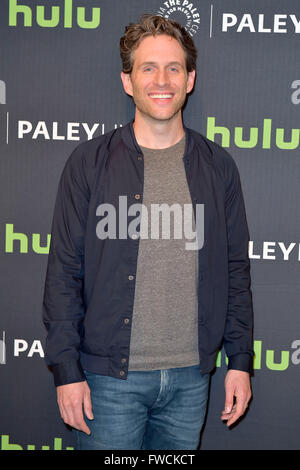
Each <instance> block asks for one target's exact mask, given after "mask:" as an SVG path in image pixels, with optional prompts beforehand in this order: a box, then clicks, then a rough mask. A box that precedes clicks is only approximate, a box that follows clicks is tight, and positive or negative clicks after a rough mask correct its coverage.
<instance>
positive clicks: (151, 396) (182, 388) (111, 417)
mask: <svg viewBox="0 0 300 470" xmlns="http://www.w3.org/2000/svg"><path fill="white" fill-rule="evenodd" d="M85 374H86V378H87V382H88V385H89V387H90V390H91V397H92V406H93V413H94V420H91V421H89V420H88V419H86V421H87V424H88V426H89V428H90V430H91V435H90V436H88V435H87V434H85V433H83V432H82V431H77V430H75V429H74V432H75V435H76V449H77V450H98V449H125V450H128V449H138V450H139V449H145V450H150V449H151V450H152V449H158V450H161V449H168V450H173V449H197V447H198V444H199V438H200V431H201V428H202V425H203V421H204V418H205V414H206V405H207V397H208V388H209V379H210V374H204V375H201V374H200V369H199V365H197V366H191V367H182V368H176V369H164V370H151V371H129V373H128V377H127V379H126V380H120V379H116V378H114V377H108V376H104V375H98V374H94V373H90V372H88V371H85Z"/></svg>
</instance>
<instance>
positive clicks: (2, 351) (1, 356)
mask: <svg viewBox="0 0 300 470" xmlns="http://www.w3.org/2000/svg"><path fill="white" fill-rule="evenodd" d="M0 364H6V348H5V331H3V338H2V340H0Z"/></svg>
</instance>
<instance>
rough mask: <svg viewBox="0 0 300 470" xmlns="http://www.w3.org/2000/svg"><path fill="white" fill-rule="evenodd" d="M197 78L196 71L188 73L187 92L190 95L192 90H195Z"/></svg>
mask: <svg viewBox="0 0 300 470" xmlns="http://www.w3.org/2000/svg"><path fill="white" fill-rule="evenodd" d="M195 78H196V70H192V71H191V72H188V78H187V90H186V91H187V93H190V92H191V91H192V89H193V88H194V84H195Z"/></svg>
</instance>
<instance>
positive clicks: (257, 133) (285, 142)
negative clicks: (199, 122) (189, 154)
mask: <svg viewBox="0 0 300 470" xmlns="http://www.w3.org/2000/svg"><path fill="white" fill-rule="evenodd" d="M285 133H286V132H285V130H284V129H282V128H277V129H276V130H275V144H276V147H278V148H279V149H282V150H295V149H296V148H298V147H299V141H300V129H292V130H291V137H290V139H288V138H286V136H285ZM216 134H219V135H220V136H221V146H222V147H230V140H231V138H232V132H231V131H230V130H229V129H228V127H225V126H216V125H215V118H214V117H208V118H207V133H206V137H207V138H208V139H209V140H211V141H212V142H214V141H215V135H216ZM244 134H248V135H247V137H248V138H245V136H244ZM272 134H273V132H272V119H264V121H263V126H262V129H261V130H259V128H258V127H250V130H249V131H247V130H246V131H245V130H244V128H243V127H239V126H238V127H235V128H234V135H233V139H234V144H235V145H236V147H239V148H245V149H252V148H254V147H257V145H258V144H259V137H260V140H261V146H262V148H263V149H270V148H271V144H272Z"/></svg>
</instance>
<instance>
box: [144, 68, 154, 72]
mask: <svg viewBox="0 0 300 470" xmlns="http://www.w3.org/2000/svg"><path fill="white" fill-rule="evenodd" d="M151 70H152V67H147V68H145V69H144V72H151Z"/></svg>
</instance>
